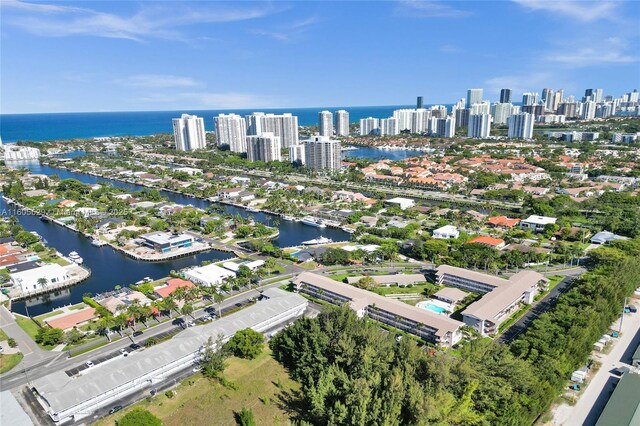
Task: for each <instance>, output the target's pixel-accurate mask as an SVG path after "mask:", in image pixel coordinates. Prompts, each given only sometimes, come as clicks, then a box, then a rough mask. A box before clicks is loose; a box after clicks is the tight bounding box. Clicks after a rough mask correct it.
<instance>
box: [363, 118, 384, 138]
mask: <svg viewBox="0 0 640 426" xmlns="http://www.w3.org/2000/svg"><path fill="white" fill-rule="evenodd" d="M379 133H380V120H379V119H377V118H373V117H368V118H361V119H360V136H367V135H377V134H379Z"/></svg>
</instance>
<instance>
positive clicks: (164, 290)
mask: <svg viewBox="0 0 640 426" xmlns="http://www.w3.org/2000/svg"><path fill="white" fill-rule="evenodd" d="M180 287H186V288H192V287H193V283H192V282H191V281H187V280H183V279H181V278H171V279H170V280H169V281H167V283H166V284H165V285H163V286H161V287H156V288H155V290H154V293H155V295H156V296H157V297H159V298H161V299H164V298H165V297H167V296H170V295H171V294H173V292H174V291H176V290H177V289H179V288H180Z"/></svg>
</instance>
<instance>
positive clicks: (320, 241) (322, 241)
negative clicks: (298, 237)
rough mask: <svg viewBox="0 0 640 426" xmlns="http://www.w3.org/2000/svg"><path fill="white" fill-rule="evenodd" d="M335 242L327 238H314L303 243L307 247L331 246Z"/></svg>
mask: <svg viewBox="0 0 640 426" xmlns="http://www.w3.org/2000/svg"><path fill="white" fill-rule="evenodd" d="M332 242H333V240H332V239H331V238H327V237H320V238H314V239H313V240H308V241H303V242H302V244H303V245H305V246H314V245H316V244H329V243H332Z"/></svg>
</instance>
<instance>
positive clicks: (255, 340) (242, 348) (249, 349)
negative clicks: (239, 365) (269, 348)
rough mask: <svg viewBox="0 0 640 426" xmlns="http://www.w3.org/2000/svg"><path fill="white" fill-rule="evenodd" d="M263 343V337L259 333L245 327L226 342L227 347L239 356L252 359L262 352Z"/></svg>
mask: <svg viewBox="0 0 640 426" xmlns="http://www.w3.org/2000/svg"><path fill="white" fill-rule="evenodd" d="M263 343H264V337H263V336H262V334H261V333H258V332H257V331H255V330H253V329H251V328H245V329H244V330H240V331H238V332H237V333H236V334H235V335H234V336H233V337H232V338H231V339H230V340H229V342H227V349H228V350H229V352H230V353H232V354H233V355H235V356H237V357H239V358H247V359H254V358H255V357H257V356H258V355H260V354H261V353H262V345H263Z"/></svg>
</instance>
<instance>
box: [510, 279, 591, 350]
mask: <svg viewBox="0 0 640 426" xmlns="http://www.w3.org/2000/svg"><path fill="white" fill-rule="evenodd" d="M584 271H585V270H584V269H583V268H574V269H570V270H565V271H557V272H553V273H552V274H553V275H565V278H564V279H563V280H562V281H560V282H559V283H558V285H556V286H555V287H554V288H553V289H552V290H551V291H550V292H549V294H547V295H546V296H545V297H543V298H542V299H541V300H539V301H538V302H537V303H536V304H535V305H533V307H532V308H531V309H529V310H528V311H527V312H526V313H525V314H524V315H523V316H522V317H520V319H519V320H518V321H516V322H515V323H513V325H512V326H511V327H509V328H508V329H507V330H506V331H505V332H504V333H502V334H501V335H500V337H499V338H498V341H499V342H501V343H511V342H512V341H513V340H514V339H515V338H516V337H518V336H519V335H520V333H522V332H523V331H525V330H526V329H527V327H529V324H531V322H532V321H533V320H534V319H536V318H538V317H539V316H540V315H542V314H543V313H545V312H547V311H548V310H549V309H551V308H552V307H553V305H555V303H556V300H557V298H558V296H560V295H561V294H562V293H565V292H566V291H568V290H569V287H570V286H571V283H573V281H575V279H576V278H577V277H579V276H580V275H581V274H582V273H583V272H584Z"/></svg>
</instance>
